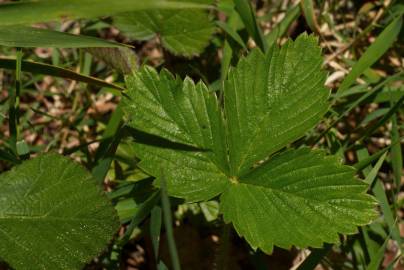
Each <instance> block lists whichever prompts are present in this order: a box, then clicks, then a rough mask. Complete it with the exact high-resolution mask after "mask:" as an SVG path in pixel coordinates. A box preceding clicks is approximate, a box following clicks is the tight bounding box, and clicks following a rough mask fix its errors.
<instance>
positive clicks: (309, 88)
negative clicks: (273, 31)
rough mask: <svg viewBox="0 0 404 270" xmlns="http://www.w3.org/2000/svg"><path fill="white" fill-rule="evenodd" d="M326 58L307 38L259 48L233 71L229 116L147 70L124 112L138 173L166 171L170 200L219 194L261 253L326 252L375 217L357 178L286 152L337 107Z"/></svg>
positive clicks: (319, 156) (134, 81)
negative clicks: (324, 64)
mask: <svg viewBox="0 0 404 270" xmlns="http://www.w3.org/2000/svg"><path fill="white" fill-rule="evenodd" d="M321 63H322V57H321V51H320V48H319V47H318V46H317V40H316V39H315V38H314V37H313V36H307V35H305V34H304V35H301V36H299V37H298V38H297V40H296V41H294V42H292V41H289V42H287V43H286V44H285V45H284V46H282V47H281V48H278V47H276V46H274V47H272V48H271V49H270V50H269V51H268V52H267V53H266V54H263V53H261V51H259V50H258V49H256V50H253V51H252V52H251V53H250V55H249V56H247V57H246V58H244V59H242V60H241V61H240V62H239V64H238V65H237V67H236V68H234V69H233V70H231V71H230V72H229V76H228V79H227V80H226V82H225V89H224V108H222V107H221V106H220V105H219V104H218V101H217V98H216V95H215V94H214V93H211V92H209V91H208V89H207V88H206V86H205V85H204V84H203V83H201V82H199V83H198V84H196V85H195V84H194V83H193V82H192V81H191V80H190V79H189V78H186V79H185V80H184V81H182V80H180V79H179V78H174V77H173V76H172V75H171V74H169V73H168V72H167V71H162V72H161V73H160V74H158V73H157V72H156V71H155V70H154V69H152V68H149V67H143V68H141V69H140V70H139V71H138V72H135V73H134V75H133V76H130V77H128V79H127V88H128V91H127V95H128V97H129V99H126V100H124V104H125V105H124V111H125V112H126V115H127V118H128V121H129V122H128V124H129V125H130V126H131V127H133V128H135V129H137V130H138V131H137V132H138V135H137V136H135V139H136V142H135V150H136V154H137V155H138V157H139V158H140V159H141V162H140V164H139V166H140V167H141V168H142V169H144V170H145V171H147V172H148V173H150V174H152V175H154V176H156V178H157V181H159V178H160V177H161V171H162V170H164V178H165V179H166V182H167V187H168V192H169V194H170V195H171V196H175V197H180V198H185V199H186V200H188V201H200V200H208V199H211V198H212V197H215V196H218V195H220V194H221V196H220V201H221V202H220V209H221V212H222V213H223V216H224V220H225V221H226V222H227V223H230V222H231V223H233V225H234V227H235V229H236V230H237V232H238V233H239V234H240V235H241V236H244V237H245V238H246V240H247V241H248V242H249V243H250V245H251V246H252V247H253V248H261V249H262V250H264V251H266V252H271V250H272V248H273V245H277V246H280V247H284V248H288V247H290V246H291V245H296V246H299V247H306V246H314V247H320V246H321V245H322V243H323V242H337V241H338V233H354V232H356V227H357V226H360V225H364V224H368V223H369V222H370V221H371V220H372V218H373V217H374V216H375V211H374V200H373V199H372V197H371V196H369V195H366V188H367V186H366V184H364V183H363V182H361V181H358V180H357V179H355V176H354V174H355V171H354V169H352V168H351V167H349V166H344V165H341V164H340V161H338V160H337V159H336V158H335V157H332V156H326V155H325V153H323V152H321V151H311V150H309V149H307V148H303V149H299V150H289V151H286V152H281V153H280V154H277V152H278V151H280V150H281V149H282V148H284V147H286V146H287V145H288V144H289V143H291V142H293V141H295V140H296V139H298V138H300V137H302V136H303V135H304V134H305V132H307V131H308V130H310V129H311V128H313V127H314V126H315V125H316V124H317V123H318V122H319V121H320V120H321V118H322V116H323V114H324V113H325V112H326V111H327V109H328V106H329V104H328V101H327V99H328V96H329V90H327V89H326V88H325V87H324V86H323V85H324V81H325V73H324V72H323V71H321Z"/></svg>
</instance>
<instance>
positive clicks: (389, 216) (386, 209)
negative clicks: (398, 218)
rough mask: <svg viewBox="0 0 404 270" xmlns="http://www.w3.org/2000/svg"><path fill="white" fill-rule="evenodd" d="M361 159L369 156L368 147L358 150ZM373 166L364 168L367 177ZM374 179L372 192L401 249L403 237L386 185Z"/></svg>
mask: <svg viewBox="0 0 404 270" xmlns="http://www.w3.org/2000/svg"><path fill="white" fill-rule="evenodd" d="M357 155H358V159H359V161H361V160H364V159H366V158H368V157H369V153H368V150H367V149H360V150H358V151H357ZM381 159H383V156H382V157H380V159H379V160H381ZM372 169H373V167H372V166H371V165H370V166H368V167H367V168H365V169H363V170H362V172H363V174H364V175H365V176H366V177H367V176H368V175H369V174H370V173H371V172H372ZM375 178H376V180H375V181H374V184H373V187H372V192H373V194H374V195H375V197H376V199H377V200H378V202H379V205H380V208H381V211H382V213H383V215H384V221H385V222H386V223H387V226H388V228H389V230H390V232H391V236H392V238H393V239H394V240H395V241H396V242H397V244H398V246H399V247H400V249H401V237H400V231H399V229H398V227H397V223H396V222H395V217H394V213H393V212H392V210H391V207H390V205H389V201H388V199H387V195H386V193H385V191H384V187H383V184H382V182H381V181H379V180H377V177H376V176H375Z"/></svg>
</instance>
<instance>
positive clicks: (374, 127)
mask: <svg viewBox="0 0 404 270" xmlns="http://www.w3.org/2000/svg"><path fill="white" fill-rule="evenodd" d="M403 101H404V96H402V97H401V98H400V99H399V100H398V101H397V103H395V104H394V106H392V107H391V108H390V109H389V111H388V112H387V113H386V114H385V115H384V116H383V117H382V118H381V119H380V120H379V121H377V122H376V123H375V124H373V125H372V126H370V127H369V128H368V129H367V130H366V131H365V132H364V133H363V134H362V135H361V137H360V138H359V139H357V141H358V142H360V141H362V140H364V139H366V138H367V137H369V136H370V135H371V134H373V132H375V131H376V130H377V129H378V128H379V127H381V126H382V125H384V124H385V123H386V122H387V121H388V120H389V119H390V118H391V117H392V116H393V115H394V114H395V113H396V111H397V110H398V109H399V108H400V106H401V103H402V102H403Z"/></svg>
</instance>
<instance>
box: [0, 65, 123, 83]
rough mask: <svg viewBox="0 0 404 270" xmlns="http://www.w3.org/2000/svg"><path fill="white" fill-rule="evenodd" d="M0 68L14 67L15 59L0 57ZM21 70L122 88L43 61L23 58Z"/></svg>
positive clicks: (11, 68)
mask: <svg viewBox="0 0 404 270" xmlns="http://www.w3.org/2000/svg"><path fill="white" fill-rule="evenodd" d="M0 68H4V69H10V70H13V69H15V68H16V60H15V59H9V58H3V57H0ZM21 71H24V72H30V73H34V74H35V73H36V74H44V75H50V76H54V77H60V78H65V79H69V80H74V81H78V82H83V83H87V84H91V85H94V86H98V87H108V88H114V89H118V90H123V87H121V86H119V85H117V84H113V83H109V82H106V81H103V80H101V79H98V78H95V77H92V76H86V75H83V74H80V73H77V72H75V71H72V70H70V69H66V68H62V67H57V66H53V65H50V64H45V63H39V62H34V61H28V60H23V61H22V63H21Z"/></svg>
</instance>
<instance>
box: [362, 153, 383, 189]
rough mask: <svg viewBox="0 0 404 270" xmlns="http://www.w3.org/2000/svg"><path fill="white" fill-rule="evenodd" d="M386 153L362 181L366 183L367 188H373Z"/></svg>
mask: <svg viewBox="0 0 404 270" xmlns="http://www.w3.org/2000/svg"><path fill="white" fill-rule="evenodd" d="M386 156H387V152H385V153H384V154H383V155H382V156H381V157H380V158H379V159H378V160H377V162H376V165H375V166H374V167H373V168H372V169H371V170H370V171H369V172H368V173H367V176H366V178H365V180H363V181H364V182H365V183H367V184H368V185H369V186H373V182H374V181H375V179H376V177H377V174H378V173H379V170H380V168H381V167H382V165H383V162H384V160H385V159H386Z"/></svg>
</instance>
